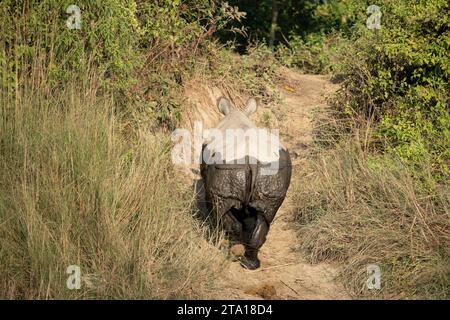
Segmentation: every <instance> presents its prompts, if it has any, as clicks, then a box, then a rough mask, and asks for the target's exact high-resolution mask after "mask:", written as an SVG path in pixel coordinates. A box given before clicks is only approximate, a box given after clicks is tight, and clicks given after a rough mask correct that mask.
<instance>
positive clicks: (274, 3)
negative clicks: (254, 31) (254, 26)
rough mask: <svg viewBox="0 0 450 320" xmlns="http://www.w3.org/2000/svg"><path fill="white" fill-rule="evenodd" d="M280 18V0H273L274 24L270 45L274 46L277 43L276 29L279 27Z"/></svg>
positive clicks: (271, 30) (271, 28)
mask: <svg viewBox="0 0 450 320" xmlns="http://www.w3.org/2000/svg"><path fill="white" fill-rule="evenodd" d="M277 19H278V0H272V24H271V25H270V46H271V47H273V45H274V43H275V31H276V28H277Z"/></svg>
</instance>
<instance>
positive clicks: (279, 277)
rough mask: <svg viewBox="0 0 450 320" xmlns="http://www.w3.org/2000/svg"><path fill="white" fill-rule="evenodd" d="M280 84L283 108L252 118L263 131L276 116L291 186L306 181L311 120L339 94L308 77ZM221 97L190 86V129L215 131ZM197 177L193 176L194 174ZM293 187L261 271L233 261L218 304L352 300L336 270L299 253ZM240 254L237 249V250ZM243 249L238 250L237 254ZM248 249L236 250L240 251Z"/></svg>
mask: <svg viewBox="0 0 450 320" xmlns="http://www.w3.org/2000/svg"><path fill="white" fill-rule="evenodd" d="M279 72H280V78H281V79H283V81H282V82H281V83H280V84H279V87H280V88H279V90H280V92H281V93H282V103H281V104H279V105H277V106H275V107H270V108H269V107H264V106H262V107H260V108H258V112H257V115H253V116H252V120H255V122H256V123H257V125H258V126H261V125H262V123H261V121H262V120H261V119H262V118H264V117H262V115H263V114H264V113H267V112H269V113H271V114H272V115H274V118H275V119H274V121H275V123H274V125H273V127H274V128H278V129H279V130H280V138H281V140H282V142H283V144H284V145H285V146H287V147H288V149H289V151H290V154H291V158H292V164H293V170H292V181H291V186H292V185H293V184H294V183H295V182H296V181H297V179H299V178H300V176H301V170H302V163H303V162H304V161H305V154H306V152H307V151H308V146H309V145H310V144H311V143H312V124H311V117H312V116H313V113H314V110H317V109H319V108H325V107H326V106H327V102H326V97H327V96H329V95H330V94H331V93H332V92H333V91H335V90H336V89H337V86H336V85H334V84H332V83H331V82H330V80H329V78H328V77H326V76H320V75H302V74H299V73H297V72H294V71H292V70H289V69H286V68H281V69H280V70H279ZM220 95H221V93H220V92H219V91H218V90H217V89H216V88H214V89H211V88H208V87H205V86H201V85H199V84H198V83H193V84H192V86H191V87H189V86H187V88H186V96H187V97H188V101H189V102H190V104H191V106H192V109H191V110H190V111H189V112H186V113H185V114H186V116H187V117H186V119H185V121H186V122H185V125H186V127H191V128H193V123H194V121H201V122H202V124H203V126H204V127H205V128H208V127H211V126H214V125H215V124H217V122H218V121H219V119H220V117H221V116H220V115H219V114H218V112H217V111H216V110H215V109H214V108H211V106H212V105H214V104H215V100H216V99H217V97H219V96H220ZM189 171H191V172H185V174H184V177H183V178H184V179H186V180H189V181H187V182H190V183H192V181H196V180H197V181H198V179H200V176H199V175H198V168H197V170H196V169H195V168H194V167H192V168H191V170H189ZM195 171H196V172H197V174H194V175H192V172H195ZM291 192H293V191H292V188H290V189H289V191H288V194H287V197H286V199H285V201H284V203H283V205H282V206H281V208H280V210H279V211H278V213H277V215H276V217H275V220H274V222H273V223H272V225H271V228H270V231H269V234H268V238H267V241H266V243H265V244H264V246H263V247H262V249H261V251H260V254H259V258H260V260H261V268H259V269H258V270H252V271H250V270H246V269H244V268H242V267H241V266H240V264H239V262H231V263H229V265H228V266H227V268H226V270H225V271H224V272H223V274H222V275H220V276H219V279H218V280H217V283H216V284H215V285H216V286H217V287H218V290H217V296H216V297H214V298H217V299H349V298H350V297H349V296H348V295H347V294H346V293H345V291H344V289H343V286H342V285H340V284H339V283H338V282H336V281H335V277H336V268H335V267H334V266H332V265H330V264H325V263H319V264H315V265H311V264H310V263H308V262H307V260H306V259H305V257H304V256H302V255H301V253H300V252H299V251H298V250H296V246H297V244H298V242H299V240H298V238H297V235H296V231H295V226H294V225H293V215H292V210H290V209H291V208H292V205H293V204H292V200H291V196H290V195H291ZM233 249H234V250H233ZM236 249H238V250H236ZM239 249H240V250H242V249H243V248H242V247H241V248H236V247H234V248H232V251H235V253H236V251H240V250H239Z"/></svg>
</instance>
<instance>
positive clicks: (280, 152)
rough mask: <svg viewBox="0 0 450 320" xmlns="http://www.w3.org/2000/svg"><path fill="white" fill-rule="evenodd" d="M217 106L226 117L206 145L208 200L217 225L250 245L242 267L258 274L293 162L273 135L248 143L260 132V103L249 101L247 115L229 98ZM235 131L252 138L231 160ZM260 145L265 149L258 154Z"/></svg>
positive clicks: (204, 172) (204, 169) (202, 169)
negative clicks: (255, 116)
mask: <svg viewBox="0 0 450 320" xmlns="http://www.w3.org/2000/svg"><path fill="white" fill-rule="evenodd" d="M217 106H218V108H219V111H220V112H221V113H222V114H223V115H224V116H225V117H224V118H223V119H222V120H221V121H220V122H219V124H218V125H217V127H216V128H215V129H214V130H215V132H216V137H215V139H214V140H212V139H211V137H210V138H209V140H208V139H207V140H206V141H205V142H204V143H203V145H202V151H203V152H202V155H203V157H202V162H201V165H200V172H201V176H202V179H203V183H204V188H205V200H206V204H207V207H208V208H209V210H210V212H211V213H212V216H213V217H215V219H214V221H216V222H219V223H220V225H221V226H223V227H224V229H225V231H226V232H227V233H229V234H230V233H231V234H234V235H235V236H236V235H237V236H238V239H239V241H240V242H242V244H243V245H244V246H245V253H244V255H243V256H242V257H241V258H240V263H241V265H242V266H243V267H244V268H247V269H251V270H252V269H257V268H259V267H260V260H259V259H258V251H259V249H260V248H261V247H262V245H263V244H264V243H265V241H266V236H267V233H268V232H269V228H270V224H271V222H272V221H273V219H274V217H275V214H276V213H277V211H278V208H279V207H280V206H281V204H282V203H283V201H284V198H285V196H286V192H287V190H288V188H289V184H290V180H291V171H292V165H291V159H290V155H289V152H288V150H287V149H286V148H285V147H284V146H283V145H282V144H281V143H280V142H279V141H278V139H272V138H273V136H272V135H269V134H267V135H258V137H257V139H258V140H257V141H256V142H255V141H254V140H253V141H252V140H251V139H249V138H248V137H250V136H252V135H251V134H248V135H247V133H249V132H251V131H256V130H260V129H258V128H257V127H256V126H255V125H254V124H253V122H252V121H251V120H250V119H249V116H250V114H252V113H254V112H255V111H256V110H257V102H256V100H255V99H253V98H250V99H249V100H248V101H247V103H246V107H245V109H244V110H243V111H241V110H239V109H238V108H236V107H235V106H233V105H232V104H231V103H230V101H229V100H228V99H226V98H224V97H221V98H219V99H218V100H217ZM230 130H231V131H233V130H234V131H237V132H244V133H245V135H244V136H245V137H247V138H245V139H244V140H242V139H241V140H238V142H237V143H234V145H233V148H234V149H235V150H237V149H238V151H240V152H234V153H232V154H233V155H234V158H233V157H227V155H228V153H227V152H228V151H227V150H228V149H227V148H228V147H229V145H230V141H231V140H230V138H228V139H226V138H224V137H227V132H229V131H230ZM217 133H219V136H220V137H221V138H220V139H218V138H217V135H218V134H217ZM234 139H235V138H234V137H233V142H235V140H234ZM270 139H272V140H270ZM262 140H267V141H262ZM269 140H270V141H269ZM255 146H258V147H260V150H257V152H256V153H255V152H254V150H255ZM267 146H269V148H268V149H267V150H266V147H267ZM261 148H262V149H263V150H261ZM231 149H232V148H231ZM256 149H257V148H256ZM251 150H253V152H252V151H251ZM236 158H238V159H236Z"/></svg>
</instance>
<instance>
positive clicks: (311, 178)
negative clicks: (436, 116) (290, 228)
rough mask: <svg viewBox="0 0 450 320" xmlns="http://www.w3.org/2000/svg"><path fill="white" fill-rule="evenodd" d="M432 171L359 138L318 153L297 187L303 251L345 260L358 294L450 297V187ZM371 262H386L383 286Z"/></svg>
mask: <svg viewBox="0 0 450 320" xmlns="http://www.w3.org/2000/svg"><path fill="white" fill-rule="evenodd" d="M347 140H348V139H347ZM350 140H352V139H350ZM355 140H356V139H355ZM430 172H431V170H430V168H428V167H427V166H426V165H424V166H423V168H421V170H420V171H418V172H412V171H411V169H410V168H407V167H404V166H403V165H402V164H401V163H400V161H398V160H397V159H395V158H390V157H387V156H383V157H381V156H370V155H368V154H367V153H366V152H365V151H363V150H362V148H361V145H360V144H359V143H357V142H352V141H350V142H346V143H343V144H342V143H341V144H340V145H339V146H338V147H336V148H335V149H333V150H331V151H327V152H324V151H322V152H319V153H318V155H316V157H314V158H313V159H310V160H309V161H308V162H307V167H306V168H305V170H304V178H303V179H299V180H298V181H299V183H298V184H297V185H295V186H294V190H295V191H294V192H293V193H294V194H295V196H294V197H295V199H294V202H296V203H297V207H296V209H295V210H296V215H297V219H298V223H299V236H300V249H301V250H302V251H304V252H305V253H306V254H307V256H308V257H309V259H310V260H311V261H312V262H319V261H337V262H340V264H341V265H342V268H341V273H340V276H341V280H342V281H343V283H344V285H345V286H346V288H347V289H348V290H349V292H350V293H351V294H353V295H354V296H355V297H359V298H403V299H409V298H437V299H448V298H450V213H449V207H450V206H449V205H450V197H449V195H450V192H449V191H450V190H449V186H448V185H439V184H437V183H435V182H433V180H432V179H431V178H430V176H431V174H430ZM413 176H415V178H413ZM369 264H377V265H379V267H380V268H381V290H368V288H367V286H366V281H367V278H368V275H367V269H366V268H367V265H369Z"/></svg>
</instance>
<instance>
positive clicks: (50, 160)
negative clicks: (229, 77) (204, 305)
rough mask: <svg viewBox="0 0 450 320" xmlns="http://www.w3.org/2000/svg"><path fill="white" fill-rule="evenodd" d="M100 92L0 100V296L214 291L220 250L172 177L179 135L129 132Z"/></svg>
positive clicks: (76, 90)
mask: <svg viewBox="0 0 450 320" xmlns="http://www.w3.org/2000/svg"><path fill="white" fill-rule="evenodd" d="M80 92H82V93H83V94H80ZM92 92H93V93H92V94H89V91H87V90H85V88H80V86H77V85H74V86H67V88H66V90H65V91H64V92H61V93H59V94H54V95H52V96H48V95H45V96H44V95H42V94H39V93H38V92H33V93H29V94H22V95H21V96H20V97H18V96H17V95H16V98H14V97H13V98H12V99H3V100H2V102H0V103H1V105H0V106H1V108H0V243H1V246H0V275H1V276H0V298H2V299H61V298H82V299H90V298H98V299H107V298H125V299H127V298H135V299H141V298H162V299H166V298H202V297H205V296H207V295H208V293H209V292H210V291H209V290H211V289H212V280H213V277H214V274H215V272H217V269H218V268H220V264H221V262H222V258H221V256H220V254H219V253H218V251H217V250H215V247H214V246H211V244H209V243H208V242H207V241H206V240H205V238H204V237H203V233H204V229H203V228H202V227H201V226H200V225H198V222H196V221H195V219H193V217H192V208H193V201H194V198H193V197H192V194H191V192H188V190H186V189H185V188H183V187H182V186H181V185H179V184H178V183H177V182H176V180H175V179H174V172H173V170H172V164H171V162H170V140H169V139H168V137H167V136H166V135H159V134H150V133H149V132H147V131H146V130H145V128H139V129H137V130H134V131H132V132H130V131H129V130H128V131H127V135H126V138H125V136H124V135H123V134H122V131H123V130H122V129H123V127H124V123H123V121H122V120H121V119H120V118H118V117H117V116H115V114H116V112H114V101H113V100H112V99H111V98H108V97H106V98H103V99H99V98H96V95H95V90H92ZM69 265H78V266H80V268H81V273H82V288H81V289H80V290H68V289H67V287H66V281H67V278H68V276H69V275H68V274H66V268H67V267H68V266H69Z"/></svg>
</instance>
